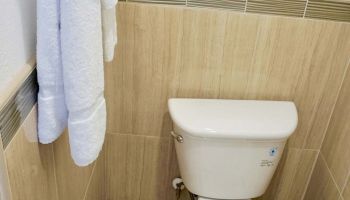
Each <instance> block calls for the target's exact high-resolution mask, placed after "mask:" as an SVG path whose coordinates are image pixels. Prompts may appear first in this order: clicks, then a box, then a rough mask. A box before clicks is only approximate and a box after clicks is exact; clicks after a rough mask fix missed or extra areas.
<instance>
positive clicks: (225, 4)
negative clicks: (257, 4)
mask: <svg viewBox="0 0 350 200" xmlns="http://www.w3.org/2000/svg"><path fill="white" fill-rule="evenodd" d="M245 4H246V1H245V0H188V1H187V5H188V6H192V7H209V8H221V9H229V10H235V11H241V12H244V9H245Z"/></svg>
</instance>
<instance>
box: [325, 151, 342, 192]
mask: <svg viewBox="0 0 350 200" xmlns="http://www.w3.org/2000/svg"><path fill="white" fill-rule="evenodd" d="M320 155H321V159H322V161H323V162H324V163H325V165H326V168H327V171H328V173H329V174H330V176H331V179H332V182H333V184H334V185H335V187H336V189H337V191H338V193H339V196H341V192H340V189H339V186H338V183H337V182H336V181H335V178H334V176H333V173H332V171H331V170H330V168H329V166H328V163H327V161H326V159H325V158H324V156H323V154H322V151H320Z"/></svg>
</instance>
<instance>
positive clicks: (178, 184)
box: [173, 178, 185, 190]
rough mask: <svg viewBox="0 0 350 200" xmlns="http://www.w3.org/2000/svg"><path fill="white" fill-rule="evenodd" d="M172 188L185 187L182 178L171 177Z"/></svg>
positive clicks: (181, 188)
mask: <svg viewBox="0 0 350 200" xmlns="http://www.w3.org/2000/svg"><path fill="white" fill-rule="evenodd" d="M173 188H174V189H175V190H183V189H185V185H184V182H183V181H182V178H174V179H173Z"/></svg>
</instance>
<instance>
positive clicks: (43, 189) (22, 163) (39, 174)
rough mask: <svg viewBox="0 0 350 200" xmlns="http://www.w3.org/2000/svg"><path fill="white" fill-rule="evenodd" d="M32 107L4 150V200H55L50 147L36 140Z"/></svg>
mask: <svg viewBox="0 0 350 200" xmlns="http://www.w3.org/2000/svg"><path fill="white" fill-rule="evenodd" d="M36 119H37V111H36V106H34V108H33V109H32V111H31V112H30V114H29V115H28V116H27V118H26V119H25V121H24V122H23V124H22V126H21V127H20V129H19V130H18V132H17V133H16V135H15V136H14V137H13V139H12V140H11V142H10V143H9V144H8V146H7V147H6V149H5V151H4V156H5V163H6V165H7V166H6V167H7V171H5V172H3V173H7V174H8V177H9V179H8V180H9V187H10V189H9V191H10V192H11V196H12V198H11V197H10V195H8V196H7V197H6V198H4V200H24V199H25V200H48V199H50V200H58V198H57V197H58V196H57V185H56V178H55V165H54V157H53V148H52V147H53V145H52V144H50V145H42V144H39V143H38V141H37V120H36Z"/></svg>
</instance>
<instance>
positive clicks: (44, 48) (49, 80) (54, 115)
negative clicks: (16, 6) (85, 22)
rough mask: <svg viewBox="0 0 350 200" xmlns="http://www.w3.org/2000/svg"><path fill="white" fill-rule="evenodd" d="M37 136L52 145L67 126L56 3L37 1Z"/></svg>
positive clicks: (49, 0)
mask: <svg viewBox="0 0 350 200" xmlns="http://www.w3.org/2000/svg"><path fill="white" fill-rule="evenodd" d="M37 15H38V18H37V71H38V82H39V86H40V88H39V94H38V109H39V113H38V136H39V141H40V142H41V143H45V144H46V143H51V142H53V141H54V140H55V139H57V138H58V137H59V136H60V135H61V133H62V132H63V130H64V129H65V128H66V126H67V118H68V113H67V109H66V105H65V97H64V88H63V76H62V75H63V74H62V63H61V54H60V51H61V49H60V32H59V19H60V16H59V1H57V0H38V1H37Z"/></svg>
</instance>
